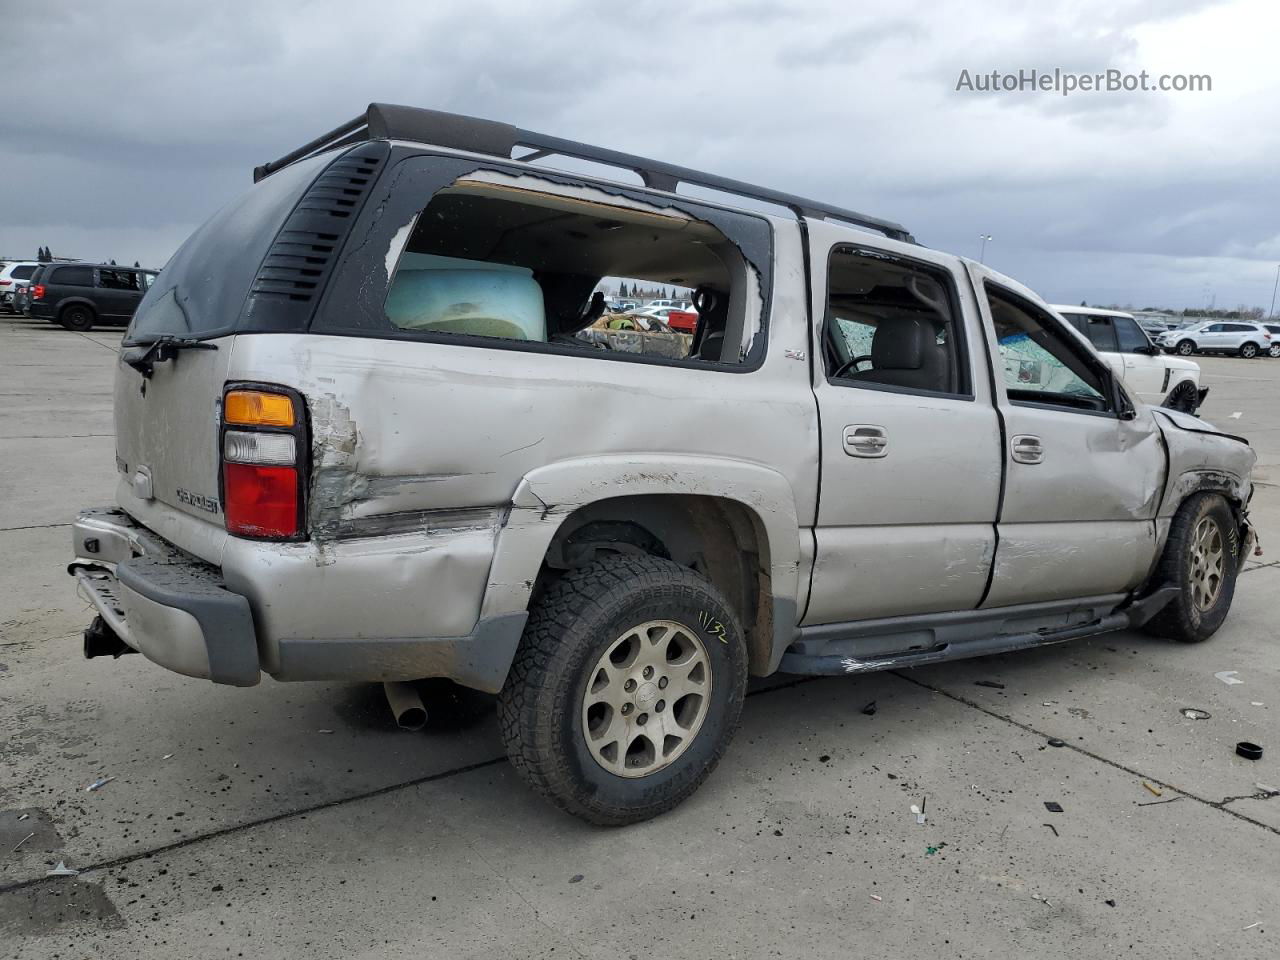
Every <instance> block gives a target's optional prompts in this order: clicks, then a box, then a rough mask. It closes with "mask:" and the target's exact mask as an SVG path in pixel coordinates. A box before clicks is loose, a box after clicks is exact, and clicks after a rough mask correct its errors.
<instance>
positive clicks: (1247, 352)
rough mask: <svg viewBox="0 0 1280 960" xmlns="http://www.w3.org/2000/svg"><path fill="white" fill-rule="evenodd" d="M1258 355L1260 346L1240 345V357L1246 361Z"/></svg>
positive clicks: (1253, 344) (1251, 344)
mask: <svg viewBox="0 0 1280 960" xmlns="http://www.w3.org/2000/svg"><path fill="white" fill-rule="evenodd" d="M1257 355H1258V345H1257V344H1256V343H1245V344H1241V345H1240V356H1242V357H1244V358H1245V359H1246V360H1252V359H1253V358H1254V357H1256V356H1257Z"/></svg>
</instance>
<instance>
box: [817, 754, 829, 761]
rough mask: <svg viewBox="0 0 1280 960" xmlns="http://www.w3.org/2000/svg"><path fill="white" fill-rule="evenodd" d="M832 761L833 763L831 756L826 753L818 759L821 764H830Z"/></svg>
mask: <svg viewBox="0 0 1280 960" xmlns="http://www.w3.org/2000/svg"><path fill="white" fill-rule="evenodd" d="M830 761H831V755H830V754H827V753H824V754H823V755H822V756H820V757H819V758H818V762H819V763H829V762H830Z"/></svg>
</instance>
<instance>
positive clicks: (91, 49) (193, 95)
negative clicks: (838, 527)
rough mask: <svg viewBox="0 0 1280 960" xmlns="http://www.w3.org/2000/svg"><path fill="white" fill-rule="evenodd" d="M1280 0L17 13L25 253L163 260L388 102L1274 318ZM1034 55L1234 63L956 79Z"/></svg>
mask: <svg viewBox="0 0 1280 960" xmlns="http://www.w3.org/2000/svg"><path fill="white" fill-rule="evenodd" d="M1273 7H1274V5H1271V4H1267V3H1266V2H1264V0H1234V2H1233V3H1231V4H1214V3H1204V2H1197V0H1185V2H1176V0H1175V2H1173V3H1170V2H1160V3H1157V2H1155V0H1150V2H1146V0H1142V2H1138V0H1130V2H1123V0H1122V2H1119V3H1115V2H1102V0H1059V2H1049V3H1044V4H1039V5H1037V6H1035V7H1034V8H1028V7H1027V5H1025V4H1021V3H1013V2H1012V0H1005V2H997V3H995V4H992V5H988V6H987V7H984V8H983V9H982V11H981V12H975V11H974V10H973V8H972V6H971V5H970V4H966V3H959V2H951V3H927V2H925V0H903V2H900V3H897V4H895V5H894V7H893V11H892V14H891V15H889V16H884V15H880V16H877V15H875V14H873V13H870V12H867V11H862V10H857V9H851V5H848V4H845V3H839V2H836V0H827V2H819V3H804V4H799V3H789V2H784V0H777V2H769V0H758V2H752V3H735V2H732V0H701V2H700V0H690V2H684V0H639V2H636V3H633V4H628V5H626V7H625V9H613V8H611V7H610V8H606V7H605V6H604V5H600V4H591V3H587V2H585V0H544V2H543V3H540V4H537V5H527V4H516V3H514V2H512V3H499V2H496V0H468V2H465V3H464V2H461V0H439V2H437V3H432V4H421V3H416V2H410V0H401V2H399V3H394V2H393V3H390V4H382V5H379V6H377V7H376V8H374V7H369V8H353V7H352V6H351V5H350V4H349V3H346V2H339V0H312V2H310V3H306V4H301V5H299V4H290V5H283V4H269V3H257V4H251V3H236V2H232V3H223V4H198V5H190V6H181V7H179V6H178V5H175V4H172V3H168V2H160V0H139V2H132V3H120V4H113V5H112V6H111V7H110V10H109V13H108V12H104V8H102V7H101V6H97V7H95V6H93V5H85V4H46V5H41V6H30V5H28V7H25V8H17V9H15V10H14V11H11V12H10V14H9V15H8V16H7V18H6V20H5V25H4V40H5V48H6V49H5V59H4V60H3V62H2V65H0V69H2V70H3V71H4V76H5V97H6V102H7V104H8V106H7V107H6V109H4V110H0V171H2V173H0V181H2V183H3V189H2V195H3V213H2V214H0V254H8V255H12V254H30V253H34V251H35V248H36V246H38V245H42V244H48V245H50V246H51V247H53V249H54V250H55V252H57V253H60V254H65V255H70V256H80V257H85V258H115V259H117V260H120V261H127V262H132V261H133V260H134V259H139V260H142V261H143V262H144V263H148V264H151V265H158V264H160V263H162V262H163V261H164V260H165V259H166V258H167V257H168V256H169V254H170V253H171V252H172V250H173V249H174V247H175V246H176V245H177V244H178V243H180V242H181V240H182V239H183V238H184V237H185V235H186V234H188V233H189V232H190V231H191V230H192V229H193V228H194V227H195V226H196V225H198V224H199V223H200V222H201V221H202V220H204V219H205V218H206V217H208V216H209V215H210V214H211V213H212V212H213V211H214V210H216V209H217V208H218V207H219V206H220V205H222V204H223V203H225V202H226V201H227V200H229V199H230V198H231V197H233V196H234V195H235V194H236V193H238V192H239V191H242V190H244V189H247V187H248V185H249V182H250V172H251V170H252V167H253V166H254V164H257V163H261V162H263V161H264V160H267V159H271V158H273V157H277V156H279V155H281V154H283V153H285V152H287V151H288V150H290V149H291V148H293V147H295V146H297V145H298V144H301V143H303V142H304V141H306V140H308V139H310V138H311V137H313V136H315V135H316V134H318V133H320V132H322V131H324V130H327V129H330V128H331V127H333V126H335V125H336V124H338V123H340V122H342V121H343V120H346V119H348V118H350V117H352V116H354V115H356V114H357V113H359V112H360V111H361V110H362V109H363V107H364V105H365V104H367V103H368V102H369V101H371V100H389V101H392V102H403V103H413V104H420V105H423V106H432V107H437V108H440V109H446V110H454V111H457V112H462V113H472V114H475V115H478V116H486V117H492V118H494V119H502V120H508V121H511V122H514V123H517V124H519V125H521V126H524V127H529V128H532V129H540V130H545V131H546V132H549V133H554V134H558V135H561V136H566V137H570V138H575V139H582V140H589V141H594V142H598V143H601V144H603V145H606V146H612V147H616V148H619V149H624V150H631V151H634V152H638V153H643V154H649V155H651V156H656V157H659V158H662V159H667V160H672V161H675V162H679V163H684V164H687V165H690V166H695V167H704V168H707V169H711V170H714V171H716V172H718V173H723V174H725V175H728V176H734V177H739V178H742V179H747V180H755V181H758V182H762V183H767V184H769V185H771V186H776V187H778V188H781V189H787V190H792V191H795V192H800V193H806V194H810V195H815V196H818V197H820V198H824V199H828V200H830V201H831V202H833V203H839V204H842V205H846V206H850V207H853V208H855V209H862V210H865V211H866V212H868V213H872V214H877V215H880V216H884V217H888V218H890V219H895V220H899V221H901V222H903V223H905V224H906V225H907V226H908V227H909V228H911V229H912V230H913V231H914V232H915V233H916V234H917V236H919V237H920V238H921V240H922V241H923V242H925V243H928V244H930V245H932V246H936V247H940V248H942V249H950V250H953V251H955V252H957V253H962V254H968V255H973V254H976V252H977V247H978V243H977V240H976V237H977V234H978V233H979V232H989V233H991V234H993V235H994V236H995V237H996V239H995V240H994V241H993V242H992V243H991V244H990V245H989V247H988V253H987V259H988V261H990V262H992V264H993V265H994V266H996V267H997V268H998V269H1001V270H1003V271H1005V272H1007V273H1010V274H1011V275H1013V276H1016V277H1018V279H1020V280H1023V281H1024V282H1026V283H1028V284H1029V285H1031V286H1032V287H1035V288H1036V289H1038V290H1040V291H1041V292H1043V293H1044V294H1045V295H1046V296H1049V297H1051V298H1053V299H1057V300H1067V301H1073V302H1074V301H1079V300H1080V299H1088V300H1090V301H1093V302H1098V301H1105V302H1120V303H1127V302H1132V303H1135V304H1138V305H1143V304H1145V303H1164V304H1169V305H1183V304H1187V305H1196V304H1199V303H1202V302H1203V301H1204V300H1205V299H1206V298H1207V297H1210V296H1214V295H1216V298H1217V302H1218V303H1219V304H1223V303H1230V304H1232V305H1234V304H1235V303H1238V302H1249V303H1261V304H1263V305H1264V306H1265V305H1266V303H1267V302H1269V299H1270V284H1271V282H1272V279H1273V278H1274V272H1275V258H1276V257H1277V256H1280V217H1278V216H1277V214H1278V213H1280V209H1278V206H1280V205H1278V203H1277V199H1276V198H1277V196H1278V195H1280V191H1278V190H1277V186H1280V183H1278V181H1280V174H1277V172H1276V164H1275V163H1274V160H1273V158H1274V157H1275V156H1276V154H1277V152H1278V150H1280V130H1276V129H1275V128H1274V125H1273V124H1270V123H1268V122H1266V119H1267V118H1268V117H1269V116H1270V115H1271V114H1272V113H1274V107H1273V104H1274V100H1275V94H1276V92H1277V87H1278V86H1280V82H1278V81H1277V80H1276V79H1275V77H1274V73H1273V72H1269V67H1267V66H1266V64H1267V63H1268V62H1269V61H1268V60H1267V59H1266V57H1265V56H1264V55H1263V51H1264V49H1265V48H1264V47H1263V46H1261V44H1263V42H1264V40H1265V37H1267V36H1271V35H1274V29H1275V27H1276V26H1277V16H1278V15H1277V12H1276V10H1275V9H1273ZM1241 24H1249V25H1250V28H1249V30H1247V31H1242V30H1241V26H1240V25H1241ZM55 37H56V48H57V56H56V58H52V57H50V56H49V50H50V38H55ZM1023 66H1026V67H1037V68H1040V69H1052V68H1053V67H1055V66H1057V67H1061V68H1063V69H1070V70H1080V71H1090V72H1093V71H1098V70H1105V69H1107V68H1108V67H1117V68H1120V69H1141V68H1144V67H1145V68H1149V69H1160V70H1178V71H1186V72H1204V71H1211V72H1212V73H1213V74H1214V92H1213V93H1211V94H1196V95H1193V94H1182V95H1151V94H1145V95H1130V96H1125V95H1117V94H1102V95H1076V96H1073V97H1069V98H1062V97H1057V96H1054V95H1052V94H1045V95H998V96H994V95H993V96H977V95H961V94H957V93H956V92H955V90H954V87H955V81H956V77H957V75H958V73H959V70H960V69H961V68H964V67H968V68H969V69H971V70H976V69H988V70H989V69H1001V70H1016V69H1018V68H1019V67H1023ZM1197 97H1198V98H1199V99H1196V98H1197ZM15 104H18V105H21V109H14V108H13V105H15Z"/></svg>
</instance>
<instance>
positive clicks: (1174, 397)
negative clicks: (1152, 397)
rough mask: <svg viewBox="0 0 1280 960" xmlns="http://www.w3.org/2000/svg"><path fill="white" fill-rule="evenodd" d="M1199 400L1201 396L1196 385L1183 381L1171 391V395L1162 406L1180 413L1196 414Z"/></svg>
mask: <svg viewBox="0 0 1280 960" xmlns="http://www.w3.org/2000/svg"><path fill="white" fill-rule="evenodd" d="M1199 399H1200V395H1199V393H1197V392H1196V386H1195V384H1194V383H1192V382H1191V381H1190V380H1183V381H1182V382H1181V383H1179V384H1177V385H1176V386H1175V387H1174V388H1173V389H1172V390H1170V391H1169V395H1168V396H1167V397H1165V398H1164V403H1163V404H1161V406H1164V407H1167V408H1168V409H1170V410H1177V411H1178V412H1179V413H1195V412H1196V405H1197V403H1198V402H1199Z"/></svg>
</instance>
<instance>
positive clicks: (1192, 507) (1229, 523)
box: [1145, 493, 1240, 643]
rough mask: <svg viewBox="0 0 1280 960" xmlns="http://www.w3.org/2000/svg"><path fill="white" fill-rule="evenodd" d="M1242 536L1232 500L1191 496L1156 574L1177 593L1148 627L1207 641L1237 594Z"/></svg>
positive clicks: (1171, 635) (1151, 630)
mask: <svg viewBox="0 0 1280 960" xmlns="http://www.w3.org/2000/svg"><path fill="white" fill-rule="evenodd" d="M1239 551H1240V537H1239V534H1238V533H1237V532H1236V526H1235V519H1234V517H1232V515H1231V508H1230V507H1228V506H1227V501H1226V500H1224V499H1223V498H1222V497H1221V496H1219V495H1218V494H1216V493H1200V494H1196V495H1195V496H1193V497H1190V498H1188V499H1187V500H1186V502H1184V503H1183V504H1182V506H1181V507H1180V508H1179V509H1178V512H1177V513H1176V514H1175V515H1174V518H1173V523H1172V525H1171V526H1170V529H1169V540H1168V542H1167V543H1166V544H1165V548H1164V555H1163V556H1162V557H1161V558H1160V566H1159V568H1158V571H1157V575H1156V582H1157V583H1158V584H1173V585H1175V586H1177V587H1179V591H1178V595H1177V596H1176V597H1174V599H1173V600H1171V601H1170V602H1169V605H1168V606H1166V607H1165V608H1164V609H1163V610H1161V611H1160V612H1159V613H1158V614H1156V615H1155V616H1154V617H1153V618H1152V619H1151V620H1150V622H1149V623H1147V625H1146V627H1145V629H1146V630H1147V632H1149V633H1153V634H1155V635H1156V636H1158V637H1167V638H1169V639H1170V640H1177V641H1179V642H1181V643H1199V642H1200V641H1201V640H1207V639H1209V638H1210V637H1211V636H1213V635H1214V633H1215V632H1217V629H1218V628H1219V627H1220V626H1222V621H1223V620H1225V619H1226V617H1227V611H1229V610H1230V609H1231V599H1232V597H1234V596H1235V590H1236V573H1237V568H1238V566H1239V559H1238V557H1239Z"/></svg>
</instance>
